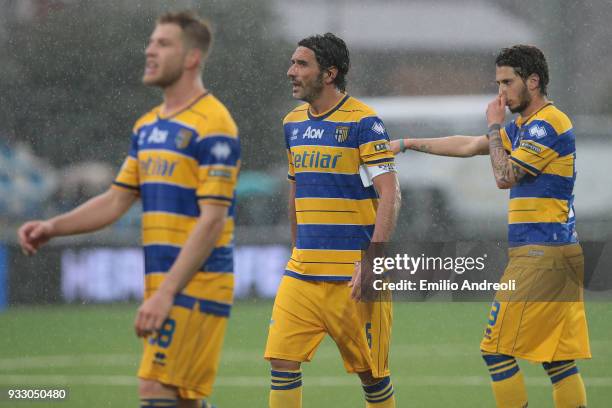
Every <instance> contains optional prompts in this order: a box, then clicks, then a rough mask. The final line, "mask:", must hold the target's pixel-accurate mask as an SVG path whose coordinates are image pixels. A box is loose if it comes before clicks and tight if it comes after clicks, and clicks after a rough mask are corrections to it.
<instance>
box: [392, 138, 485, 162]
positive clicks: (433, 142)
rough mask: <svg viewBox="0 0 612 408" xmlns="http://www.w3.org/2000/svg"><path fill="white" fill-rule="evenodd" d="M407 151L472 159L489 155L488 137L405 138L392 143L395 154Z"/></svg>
mask: <svg viewBox="0 0 612 408" xmlns="http://www.w3.org/2000/svg"><path fill="white" fill-rule="evenodd" d="M406 150H415V151H417V152H423V153H429V154H435V155H438V156H450V157H472V156H476V155H484V154H489V143H488V142H487V138H486V136H461V135H457V136H446V137H437V138H428V139H413V138H403V139H397V140H392V141H391V151H393V154H396V155H397V154H398V153H403V152H405V151H406Z"/></svg>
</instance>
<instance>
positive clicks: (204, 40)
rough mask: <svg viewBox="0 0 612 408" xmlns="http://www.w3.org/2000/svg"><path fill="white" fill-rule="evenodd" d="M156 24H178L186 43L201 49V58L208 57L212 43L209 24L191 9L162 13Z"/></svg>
mask: <svg viewBox="0 0 612 408" xmlns="http://www.w3.org/2000/svg"><path fill="white" fill-rule="evenodd" d="M157 24H176V25H178V26H179V27H181V30H182V31H183V36H184V38H185V41H186V43H187V45H188V46H189V47H193V48H197V49H199V50H200V51H202V58H203V59H206V57H208V54H209V52H210V46H211V44H212V31H211V29H210V24H209V23H208V22H207V21H205V20H203V19H202V18H201V17H200V16H198V15H197V14H196V13H194V12H193V11H178V12H168V13H164V14H162V15H161V16H159V18H158V19H157Z"/></svg>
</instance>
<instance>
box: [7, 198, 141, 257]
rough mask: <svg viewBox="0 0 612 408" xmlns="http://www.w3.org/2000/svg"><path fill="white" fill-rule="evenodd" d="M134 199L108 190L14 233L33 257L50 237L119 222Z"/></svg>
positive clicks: (28, 223)
mask: <svg viewBox="0 0 612 408" xmlns="http://www.w3.org/2000/svg"><path fill="white" fill-rule="evenodd" d="M137 198H138V194H137V193H136V192H132V191H128V190H119V189H115V188H110V189H108V190H107V191H106V192H104V193H102V194H100V195H98V196H96V197H94V198H92V199H90V200H88V201H87V202H85V203H84V204H82V205H80V206H79V207H77V208H75V209H74V210H72V211H69V212H67V213H64V214H61V215H58V216H57V217H53V218H51V219H49V220H44V221H43V220H36V221H29V222H26V223H25V224H23V225H22V226H21V227H20V228H19V230H18V231H17V234H18V236H19V245H21V249H22V251H23V252H24V253H25V254H26V255H32V254H35V253H36V251H37V250H38V248H40V246H41V245H43V244H45V243H46V242H48V241H49V240H50V239H51V238H53V237H58V236H65V235H75V234H83V233H86V232H92V231H97V230H99V229H102V228H104V227H106V226H108V225H110V224H112V223H113V222H115V221H117V220H118V219H119V218H121V216H122V215H123V214H124V213H125V212H126V211H127V210H128V209H129V208H130V207H131V206H132V204H133V203H134V201H136V199H137Z"/></svg>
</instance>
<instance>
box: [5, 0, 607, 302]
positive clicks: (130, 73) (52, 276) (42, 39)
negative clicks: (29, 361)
mask: <svg viewBox="0 0 612 408" xmlns="http://www.w3.org/2000/svg"><path fill="white" fill-rule="evenodd" d="M183 8H191V9H195V10H197V11H198V12H199V13H200V14H201V15H203V16H206V17H207V18H208V19H210V20H211V21H212V23H213V27H214V31H215V42H214V47H213V52H212V55H211V57H210V60H209V62H208V64H207V67H206V70H205V83H206V85H207V87H209V88H210V89H211V90H212V91H213V92H214V93H215V94H216V95H217V96H218V97H219V98H220V99H221V100H222V101H224V102H225V103H226V104H227V106H228V107H229V109H230V111H231V112H232V114H233V115H234V117H235V119H236V121H237V122H238V125H239V128H240V132H241V140H242V146H243V152H244V153H243V167H242V174H241V177H240V183H239V186H238V193H237V194H238V200H239V205H238V213H237V218H236V221H237V228H236V248H237V266H236V268H237V272H238V273H237V275H236V276H237V277H238V281H239V287H238V296H239V297H240V296H247V295H257V296H263V297H268V296H272V295H273V294H274V291H275V289H276V287H275V284H274V282H277V281H278V276H279V274H281V273H282V271H283V264H284V262H285V259H286V257H287V253H288V252H287V251H288V241H289V229H288V227H287V222H286V216H285V207H286V205H285V203H286V182H285V174H286V158H285V152H284V144H283V142H282V140H283V136H282V127H281V121H282V118H283V116H284V114H286V112H288V111H289V110H290V109H291V108H292V107H293V106H295V104H296V101H294V100H292V99H291V97H290V89H289V86H288V83H287V80H286V69H287V67H288V63H289V58H290V56H291V53H292V51H293V50H294V48H295V44H296V42H297V41H298V40H299V39H301V38H303V37H305V36H307V35H310V34H313V33H323V32H326V31H333V32H335V33H337V34H338V35H340V36H341V37H343V38H344V39H345V40H346V42H347V44H348V46H349V48H350V51H351V59H352V67H351V71H350V74H349V88H348V90H349V92H350V93H351V94H352V95H354V96H357V97H359V98H362V99H364V100H365V101H366V102H367V103H370V104H371V105H372V106H373V107H374V108H375V109H376V110H377V111H378V113H379V115H380V116H381V117H382V118H383V120H384V121H385V124H386V126H387V128H388V130H389V133H390V135H391V138H392V139H393V138H399V137H403V136H411V137H430V136H442V135H447V134H473V135H477V134H482V133H483V130H484V129H485V125H486V123H485V120H484V110H485V107H486V104H487V102H488V101H489V100H490V99H491V98H492V95H494V94H495V92H496V85H495V82H494V59H495V55H496V53H497V52H498V51H499V49H500V48H502V47H506V46H510V45H512V44H516V43H529V44H536V45H538V46H539V47H540V48H542V49H543V51H544V53H545V55H547V57H548V60H549V65H550V71H551V83H550V92H549V94H550V96H551V98H552V100H554V101H555V103H556V104H557V105H558V106H559V107H560V108H561V109H562V110H564V111H565V112H567V113H568V114H569V116H570V117H571V118H572V119H573V121H574V125H575V129H576V134H577V145H578V160H577V169H578V180H577V185H576V205H575V206H576V212H577V216H578V232H579V234H580V236H581V238H582V240H583V241H603V242H605V241H607V240H609V239H610V235H611V234H612V215H611V214H612V211H611V210H612V189H611V188H610V186H611V185H612V175H611V174H612V164H610V160H608V157H609V154H610V152H612V139H611V138H610V133H611V129H612V119H611V116H610V115H611V114H612V102H611V101H612V72H611V71H610V70H609V69H608V66H609V65H610V64H611V63H612V55H610V53H608V52H607V48H608V46H607V44H608V42H609V39H610V37H611V36H612V28H611V27H610V26H609V25H608V24H606V21H608V20H607V19H608V18H609V17H611V16H612V4H611V3H609V2H603V1H602V2H594V1H593V2H571V4H570V3H567V2H562V1H561V0H546V1H537V2H532V1H523V0H500V1H497V2H490V1H477V0H472V1H470V2H468V3H461V4H458V3H456V2H450V1H429V2H416V1H366V0H357V1H346V0H331V1H330V0H325V1H319V0H312V1H310V2H308V3H304V2H300V1H293V0H286V1H280V0H262V1H257V2H252V1H248V0H226V1H174V2H168V1H161V0H160V1H146V2H144V1H142V2H141V1H128V0H110V1H105V2H99V1H90V0H83V1H76V0H0V55H1V57H0V58H1V62H2V63H1V64H0V254H2V256H0V288H1V289H0V293H1V296H0V305H1V304H4V305H6V304H16V303H31V302H43V303H44V302H63V301H74V300H77V299H81V300H120V299H129V298H130V297H131V296H133V297H135V298H138V297H139V296H140V292H139V290H140V284H139V283H140V279H141V278H140V275H139V273H138V272H134V273H133V274H132V275H130V276H132V278H129V279H128V278H126V277H125V275H124V274H123V272H121V273H120V272H118V271H120V270H121V271H123V270H126V269H130V268H125V267H124V266H125V265H132V264H133V265H135V266H134V268H136V269H138V268H140V267H141V260H140V255H139V252H138V249H137V248H138V243H139V215H140V214H139V208H138V206H134V208H133V209H132V210H131V211H130V212H129V213H128V214H127V215H126V216H125V217H124V218H123V219H122V220H121V221H120V222H118V223H117V224H116V225H115V226H113V227H112V228H109V229H107V230H105V231H102V232H100V233H98V234H93V235H88V236H83V237H76V238H70V239H62V240H56V241H55V242H53V245H51V246H50V247H49V248H47V249H45V250H44V251H41V253H40V254H39V256H37V257H36V258H34V259H31V260H30V259H25V258H24V257H22V256H20V255H19V253H18V251H17V250H16V246H15V242H16V241H15V240H16V237H15V230H16V228H17V227H18V225H19V224H20V223H21V222H22V221H24V220H27V219H32V218H40V217H49V216H52V215H55V214H57V213H59V212H62V211H66V210H68V209H71V208H73V207H74V206H76V205H78V204H80V203H82V202H83V201H85V200H86V199H88V198H90V197H92V196H94V195H96V194H98V193H100V192H102V191H104V190H105V189H106V188H108V186H109V184H110V182H111V181H112V179H113V177H114V175H115V174H116V172H117V170H118V168H119V166H120V164H121V163H122V161H123V159H124V157H125V155H126V152H127V149H128V143H129V135H130V130H131V127H132V125H133V123H134V121H135V120H136V119H137V118H138V117H139V116H140V115H141V114H142V113H143V112H146V111H147V110H148V109H150V108H151V107H153V106H155V105H157V104H158V103H159V102H160V100H161V94H160V92H159V91H158V90H157V89H150V88H147V87H145V86H143V85H142V84H141V81H140V78H141V76H142V71H143V63H144V56H143V51H144V47H145V44H146V42H147V39H148V36H149V34H150V32H151V30H152V27H153V25H154V21H155V17H156V16H157V15H159V14H160V13H161V12H163V11H165V10H170V9H183ZM576 16H580V18H576ZM397 164H398V169H399V175H400V180H401V184H402V189H403V192H404V200H403V208H402V212H401V217H400V222H399V225H398V232H397V234H396V241H398V242H403V241H405V240H413V241H414V240H416V241H434V242H437V241H456V240H473V239H481V240H488V241H492V242H503V241H504V239H505V228H506V227H505V222H506V208H507V207H506V206H507V201H506V200H507V192H506V191H500V190H497V189H496V188H495V186H494V182H493V178H492V176H491V174H490V171H489V168H488V166H489V164H488V158H487V157H477V158H471V159H453V158H439V157H435V156H429V155H423V154H419V153H415V152H408V153H407V154H404V155H402V156H399V157H398V159H397ZM268 251H269V253H268ZM262 254H263V255H262ZM101 259H106V261H102V260H101ZM253 259H257V265H256V263H255V262H254V261H253ZM266 263H269V265H268V264H266ZM255 265H256V266H255ZM134 268H132V269H134ZM85 270H86V272H85ZM130 270H131V269H130ZM83 273H87V279H83V278H79V276H80V275H81V274H83ZM115 275H118V276H122V280H121V281H122V282H125V285H127V286H126V287H125V288H122V290H120V291H116V290H110V288H112V287H114V276H115ZM98 279H99V280H98ZM86 285H93V287H94V288H93V289H92V288H89V287H86ZM268 285H271V286H268ZM104 287H106V288H108V290H109V291H110V292H111V293H98V292H99V291H101V290H103V289H100V288H104ZM32 294H35V296H32Z"/></svg>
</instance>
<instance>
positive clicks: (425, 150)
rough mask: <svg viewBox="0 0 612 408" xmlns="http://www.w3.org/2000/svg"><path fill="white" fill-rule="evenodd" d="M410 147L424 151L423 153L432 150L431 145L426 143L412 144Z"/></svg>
mask: <svg viewBox="0 0 612 408" xmlns="http://www.w3.org/2000/svg"><path fill="white" fill-rule="evenodd" d="M408 148H409V149H411V150H416V151H417V152H423V153H429V152H431V146H429V145H426V144H421V145H412V146H410V147H408Z"/></svg>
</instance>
